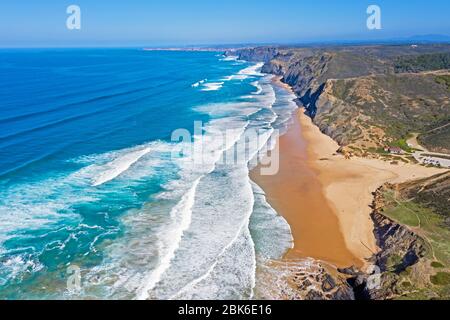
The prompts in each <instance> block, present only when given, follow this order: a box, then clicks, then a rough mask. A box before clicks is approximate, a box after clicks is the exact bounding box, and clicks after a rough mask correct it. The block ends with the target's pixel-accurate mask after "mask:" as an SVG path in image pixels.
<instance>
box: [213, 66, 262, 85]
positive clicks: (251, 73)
mask: <svg viewBox="0 0 450 320" xmlns="http://www.w3.org/2000/svg"><path fill="white" fill-rule="evenodd" d="M263 65H264V63H256V64H254V65H251V66H249V67H247V68H244V69H242V70H240V71H239V72H238V73H237V74H233V75H231V76H226V77H224V78H223V79H222V80H223V81H231V80H241V81H242V80H245V79H247V78H249V77H262V76H264V74H263V73H261V68H262V67H263Z"/></svg>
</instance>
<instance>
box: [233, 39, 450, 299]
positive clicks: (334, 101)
mask: <svg viewBox="0 0 450 320" xmlns="http://www.w3.org/2000/svg"><path fill="white" fill-rule="evenodd" d="M233 54H234V55H237V56H238V57H240V58H242V59H245V58H246V60H250V61H264V62H265V64H264V66H263V69H262V71H263V72H265V73H271V74H274V75H278V76H280V77H281V78H282V81H283V82H284V83H286V84H289V85H290V86H291V87H292V89H293V90H294V92H295V94H296V95H297V102H298V104H299V105H300V106H302V107H304V108H305V110H306V113H307V115H309V116H310V117H311V119H312V120H313V122H314V124H315V125H316V126H317V127H319V128H320V130H321V131H322V132H323V133H325V134H326V135H328V136H330V137H331V138H333V139H334V140H335V141H336V142H338V144H339V145H340V146H341V149H340V150H345V152H343V153H347V152H350V153H352V154H353V155H356V156H362V157H369V158H380V159H383V160H389V161H391V164H398V161H403V162H414V159H413V158H412V156H411V154H412V152H413V151H414V150H413V148H412V147H410V146H409V144H408V143H407V142H406V141H407V139H408V137H410V135H411V134H412V133H415V134H416V135H417V136H418V141H420V143H421V144H422V145H424V146H425V147H426V148H427V149H428V150H430V151H439V152H446V153H448V152H450V145H449V141H450V70H449V69H450V46H448V45H429V46H419V47H417V46H415V47H413V46H370V47H336V48H281V47H277V48H274V47H270V48H268V47H266V48H258V49H244V50H237V51H235V52H233ZM393 147H397V148H398V149H402V150H403V151H404V152H405V153H406V155H405V156H403V157H395V156H393V155H392V154H389V152H386V149H387V148H393ZM385 181H386V180H385ZM380 184H381V183H380ZM449 190H450V176H449V174H448V172H446V173H444V174H440V175H437V176H434V177H431V178H426V179H420V180H413V181H409V182H407V183H402V184H395V185H392V184H386V185H384V186H383V187H381V188H380V189H378V190H377V191H376V192H375V193H374V202H373V205H372V209H373V211H372V214H371V219H372V221H373V224H374V236H375V239H376V242H377V246H378V247H379V249H380V250H379V251H378V252H376V253H374V254H373V256H372V257H371V258H370V259H369V260H368V261H367V262H368V264H369V265H371V266H373V267H374V268H375V269H374V270H369V271H367V270H358V269H357V268H355V267H349V268H343V269H339V271H340V273H341V275H345V277H346V279H347V282H348V284H349V285H350V286H351V287H352V290H353V296H354V298H356V299H374V300H377V299H442V298H448V297H450V273H449V270H450V269H449V267H450V259H449V257H450V231H449V230H450V229H449V227H448V226H449V225H450V224H449V219H450V218H449V216H450V213H449V212H448V208H450V202H449V201H450V195H449ZM323 276H324V278H328V277H327V276H326V273H323ZM339 279H342V278H341V276H339ZM374 279H375V280H377V281H379V283H378V285H373V284H374V282H373V281H374ZM297 280H299V281H300V283H299V290H302V288H303V286H302V285H301V283H303V282H304V281H307V283H309V279H306V280H305V279H303V278H301V277H300V278H297ZM340 286H342V282H340ZM343 288H344V289H345V292H347V290H348V288H346V286H345V285H344V286H343ZM303 295H304V294H303ZM338 296H339V297H342V298H344V299H349V298H350V297H351V296H352V295H343V296H341V295H338ZM306 297H307V298H311V299H312V298H317V299H327V298H334V297H331V296H327V295H324V294H323V292H312V293H311V294H310V295H308V293H306Z"/></svg>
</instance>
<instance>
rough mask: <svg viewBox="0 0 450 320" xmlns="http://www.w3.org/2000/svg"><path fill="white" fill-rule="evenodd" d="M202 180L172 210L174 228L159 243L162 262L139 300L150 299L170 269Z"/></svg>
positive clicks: (150, 276)
mask: <svg viewBox="0 0 450 320" xmlns="http://www.w3.org/2000/svg"><path fill="white" fill-rule="evenodd" d="M199 181H200V178H199V179H197V180H195V181H194V183H193V185H192V187H191V189H189V191H188V192H187V193H186V194H185V195H184V196H183V197H182V198H181V200H180V202H178V204H177V205H176V206H175V207H174V208H173V209H172V211H171V213H170V217H171V223H172V227H171V228H170V231H168V232H167V231H166V232H164V234H162V235H161V236H162V237H164V238H165V239H164V240H162V239H161V241H160V242H159V252H160V256H161V258H160V262H159V265H158V267H157V268H156V269H154V270H153V271H152V272H151V273H150V274H149V275H148V276H147V277H146V278H145V279H144V286H143V287H142V288H140V289H139V291H138V294H137V299H138V300H145V299H148V297H149V291H150V290H152V289H153V288H154V286H155V285H156V284H157V283H158V281H159V280H160V279H161V275H162V274H163V273H164V272H165V271H166V270H167V269H168V268H169V266H170V262H171V260H172V259H173V257H174V255H175V252H176V250H177V249H178V246H179V244H180V242H181V239H182V237H183V233H184V232H185V231H186V230H187V229H188V228H189V225H190V223H191V216H192V206H193V205H194V201H195V192H196V190H197V186H198V183H199Z"/></svg>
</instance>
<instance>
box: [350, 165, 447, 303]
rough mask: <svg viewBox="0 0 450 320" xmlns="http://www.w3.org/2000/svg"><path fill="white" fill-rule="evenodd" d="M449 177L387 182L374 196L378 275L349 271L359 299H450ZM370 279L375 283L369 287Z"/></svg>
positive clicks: (375, 262) (373, 213) (437, 176)
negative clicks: (394, 182) (399, 182)
mask: <svg viewBox="0 0 450 320" xmlns="http://www.w3.org/2000/svg"><path fill="white" fill-rule="evenodd" d="M449 195H450V173H449V172H445V173H442V174H438V175H436V176H433V177H430V178H426V179H420V180H415V181H409V182H406V183H401V184H395V185H393V184H385V185H384V186H382V187H380V188H379V189H378V190H377V191H376V192H375V193H374V201H373V205H372V208H373V211H372V215H371V217H372V220H373V221H374V234H375V237H376V239H377V244H378V246H379V248H380V251H379V252H378V253H376V254H374V256H373V257H372V258H371V259H370V263H372V264H373V265H374V266H376V268H377V269H376V272H377V273H376V274H375V275H374V274H367V273H361V272H357V271H356V272H354V270H350V271H353V272H349V269H347V270H341V271H342V272H343V273H346V274H349V275H351V276H352V277H351V278H350V280H349V283H350V284H351V285H352V286H353V288H354V291H355V296H356V298H358V299H372V300H380V299H448V298H449V297H450V273H449V266H450V225H449V217H450V211H449V208H450V198H449ZM374 277H375V278H376V279H377V281H378V283H376V285H373V281H372V282H371V280H373V279H374Z"/></svg>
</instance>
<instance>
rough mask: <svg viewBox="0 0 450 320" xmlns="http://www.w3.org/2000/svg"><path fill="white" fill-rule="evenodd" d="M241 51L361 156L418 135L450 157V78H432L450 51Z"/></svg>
mask: <svg viewBox="0 0 450 320" xmlns="http://www.w3.org/2000/svg"><path fill="white" fill-rule="evenodd" d="M236 52H237V53H238V55H239V57H241V58H242V59H246V60H250V61H264V62H265V65H264V67H263V72H266V73H272V74H275V75H279V76H282V78H283V79H282V80H283V81H284V82H285V83H287V84H289V85H290V86H291V87H292V88H293V90H294V91H295V93H296V95H297V97H298V103H299V104H300V105H302V106H303V107H305V109H306V112H307V114H308V115H309V116H311V117H312V118H313V121H314V122H315V124H316V125H318V126H319V127H320V129H321V130H322V131H323V132H324V133H326V134H327V135H329V136H331V137H332V138H334V139H335V140H336V141H337V142H338V143H339V144H341V145H342V146H351V147H352V149H353V150H356V151H355V153H357V154H359V155H362V154H364V153H366V152H368V151H370V150H372V151H371V152H373V151H374V150H380V149H383V148H384V147H386V146H388V145H392V144H395V143H396V142H397V141H399V140H402V139H405V138H406V136H407V135H408V134H409V133H411V132H415V133H422V134H423V139H421V136H419V140H420V141H421V142H422V143H424V144H425V146H426V147H429V148H430V149H431V150H436V151H443V152H446V151H448V152H450V150H449V149H450V145H449V143H448V141H450V126H446V125H447V124H449V123H450V90H449V86H448V84H447V83H446V81H447V79H450V72H449V71H447V72H434V73H430V72H429V71H430V70H435V69H436V68H438V67H439V66H447V62H448V59H447V57H450V46H446V45H440V46H419V47H418V48H413V47H410V46H368V47H334V48H333V47H332V48H273V47H263V48H252V49H242V50H238V51H236ZM236 52H235V54H236ZM411 70H418V71H421V72H422V73H414V74H411V73H410V72H409V71H411ZM423 71H426V72H423ZM436 128H439V130H437V131H436V130H435V129H436Z"/></svg>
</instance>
